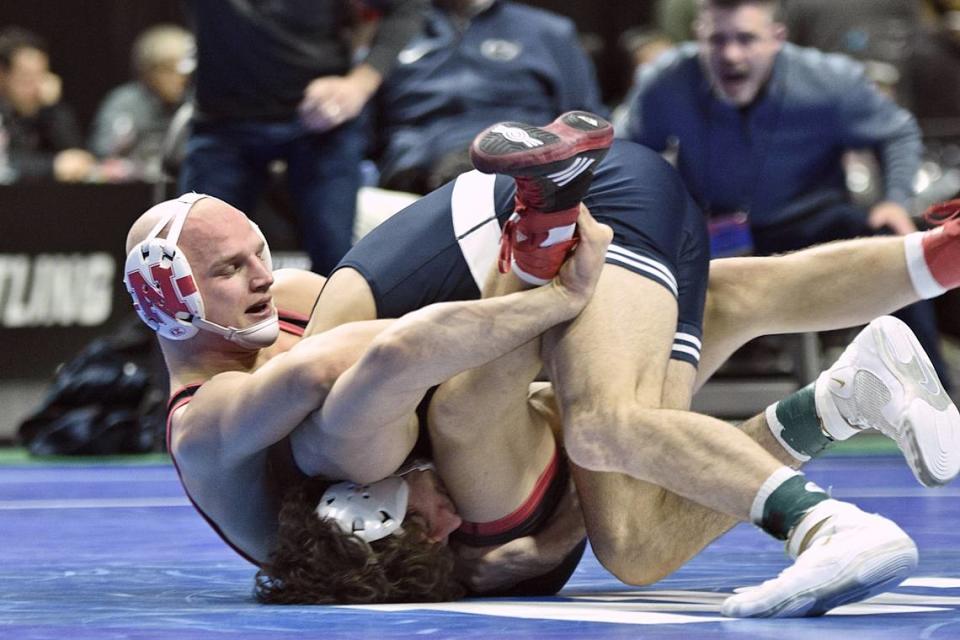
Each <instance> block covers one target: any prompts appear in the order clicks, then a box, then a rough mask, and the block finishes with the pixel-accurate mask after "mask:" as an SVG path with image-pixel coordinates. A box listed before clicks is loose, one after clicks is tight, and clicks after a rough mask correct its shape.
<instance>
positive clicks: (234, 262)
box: [179, 198, 276, 329]
mask: <svg viewBox="0 0 960 640" xmlns="http://www.w3.org/2000/svg"><path fill="white" fill-rule="evenodd" d="M179 244H180V246H181V247H182V248H183V250H184V252H185V253H186V255H187V259H188V260H189V261H190V266H191V268H192V269H193V275H194V278H195V280H196V283H197V287H198V288H199V289H200V293H201V295H202V297H203V306H204V315H205V316H206V317H207V319H208V320H210V321H212V322H215V323H217V324H220V325H224V326H230V327H236V328H237V329H244V328H246V327H249V326H252V325H254V324H256V323H258V322H261V321H263V320H266V319H267V318H269V317H271V316H272V315H274V314H276V308H275V306H274V303H273V298H272V296H271V295H270V287H271V286H272V285H273V273H272V272H271V271H270V270H269V269H268V268H267V265H266V264H265V263H264V261H263V256H264V250H265V249H266V246H265V244H264V241H263V239H262V238H261V237H260V235H259V234H257V233H256V232H255V231H254V230H253V228H252V227H251V226H250V223H249V221H248V220H247V218H246V216H244V215H243V214H242V213H241V212H240V211H238V210H237V209H235V208H233V207H231V206H230V205H228V204H226V203H225V202H222V201H220V200H215V199H213V198H205V199H203V200H200V201H199V202H197V204H195V205H194V207H193V209H192V210H191V212H190V215H189V216H188V217H187V221H186V224H185V225H184V229H183V233H182V235H181V239H180V241H179Z"/></svg>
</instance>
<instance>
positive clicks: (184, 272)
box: [123, 193, 280, 349]
mask: <svg viewBox="0 0 960 640" xmlns="http://www.w3.org/2000/svg"><path fill="white" fill-rule="evenodd" d="M210 197H211V196H208V195H204V194H201V193H186V194H184V195H182V196H180V197H179V198H177V199H175V200H167V201H166V202H161V203H160V204H158V205H156V206H155V207H154V209H157V210H159V211H160V212H161V215H160V219H159V220H158V221H157V224H156V225H154V227H153V229H151V230H150V233H148V234H147V237H146V238H144V240H143V241H142V242H140V243H138V244H137V245H136V246H135V247H133V249H131V250H130V253H128V254H127V260H126V264H125V265H124V275H123V283H124V285H125V286H126V287H127V291H128V292H129V293H130V296H131V297H132V298H133V308H134V309H135V310H136V312H137V315H139V316H140V319H141V320H143V321H144V322H145V323H146V324H147V326H149V327H150V328H151V329H153V330H154V331H156V332H157V334H158V335H160V336H161V337H163V338H166V339H168V340H187V339H189V338H192V337H193V336H195V335H197V332H198V331H199V330H200V329H203V330H204V331H210V332H212V333H216V334H218V335H221V336H223V337H224V338H226V339H227V340H229V341H231V342H233V343H234V344H237V345H240V346H242V347H245V348H249V349H259V348H262V347H267V346H270V345H271V344H273V342H274V341H275V340H276V339H277V336H278V335H279V332H280V325H279V321H278V318H277V315H276V313H274V314H273V316H271V317H270V318H267V319H265V320H262V321H260V322H258V323H256V324H254V325H252V326H250V327H247V328H245V329H238V328H236V327H224V326H223V325H219V324H216V323H215V322H210V321H209V320H207V319H206V318H204V314H203V298H202V297H201V296H200V290H199V289H198V288H197V285H196V282H194V279H193V270H192V269H191V268H190V263H189V262H187V256H186V255H185V254H184V253H183V251H182V250H181V249H180V248H179V247H178V246H177V240H178V239H179V238H180V232H181V231H182V230H183V223H184V222H185V221H186V219H187V214H188V213H190V209H191V208H192V207H193V205H194V204H196V203H197V201H199V200H202V199H203V198H210ZM168 223H170V231H169V232H168V233H167V237H166V238H158V237H157V235H158V234H159V233H160V232H161V231H162V230H163V228H164V227H165V226H166V225H167V224H168ZM250 226H251V227H252V228H253V230H254V231H256V232H257V235H259V236H260V237H261V238H263V234H262V233H261V232H260V228H259V227H257V225H256V224H254V222H253V221H252V220H250ZM262 260H263V262H264V265H265V266H266V267H267V269H270V270H272V263H271V261H270V249H269V247H268V246H267V244H266V239H264V250H263V256H262Z"/></svg>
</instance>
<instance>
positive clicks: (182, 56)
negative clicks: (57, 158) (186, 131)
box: [90, 24, 194, 179]
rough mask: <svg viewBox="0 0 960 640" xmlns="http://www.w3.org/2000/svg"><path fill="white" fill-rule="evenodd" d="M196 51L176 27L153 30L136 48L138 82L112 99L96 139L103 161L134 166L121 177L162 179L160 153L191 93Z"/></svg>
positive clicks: (100, 114)
mask: <svg viewBox="0 0 960 640" xmlns="http://www.w3.org/2000/svg"><path fill="white" fill-rule="evenodd" d="M193 46H194V45H193V36H191V35H190V33H189V32H187V31H186V30H184V29H183V28H181V27H179V26H177V25H172V24H163V25H157V26H154V27H151V28H150V29H148V30H146V31H144V32H143V33H142V34H140V36H139V37H138V38H137V40H136V42H134V44H133V52H132V60H131V63H132V68H133V72H134V74H135V76H136V78H135V79H134V80H131V81H130V82H128V83H126V84H123V85H121V86H119V87H117V88H115V89H114V90H113V91H111V92H110V93H109V94H107V96H106V98H105V99H104V100H103V102H102V103H101V104H100V107H99V109H98V110H97V115H96V118H95V119H94V123H93V131H92V133H91V135H90V150H91V151H92V152H93V153H94V154H96V156H97V157H98V158H101V159H117V158H125V159H128V160H130V161H131V163H129V164H128V165H124V167H123V168H124V170H123V171H122V172H121V175H119V176H118V177H120V178H124V177H127V178H129V177H140V178H147V179H156V178H158V177H159V175H160V148H161V145H162V141H163V137H164V135H165V133H166V131H167V129H168V127H169V126H170V121H171V119H172V118H173V114H174V112H175V111H176V110H177V108H178V107H179V106H180V104H181V103H182V102H183V99H184V94H185V93H186V89H187V80H188V77H189V73H190V71H191V67H192V64H193Z"/></svg>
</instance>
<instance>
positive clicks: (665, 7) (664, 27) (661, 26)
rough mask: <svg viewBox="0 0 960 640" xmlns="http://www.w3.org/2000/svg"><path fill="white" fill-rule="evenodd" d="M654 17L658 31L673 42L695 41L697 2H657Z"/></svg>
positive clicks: (683, 0) (693, 0)
mask: <svg viewBox="0 0 960 640" xmlns="http://www.w3.org/2000/svg"><path fill="white" fill-rule="evenodd" d="M654 17H655V21H656V26H657V29H658V30H659V31H661V32H662V33H663V34H664V35H666V36H667V37H668V38H670V39H671V40H672V41H673V42H678V43H679V42H684V41H686V40H693V38H694V33H693V22H694V20H696V18H697V0H656V6H655V7H654Z"/></svg>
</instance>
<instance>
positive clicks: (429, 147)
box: [372, 0, 606, 193]
mask: <svg viewBox="0 0 960 640" xmlns="http://www.w3.org/2000/svg"><path fill="white" fill-rule="evenodd" d="M372 107H373V109H374V111H375V113H374V114H373V121H374V127H373V128H374V132H375V133H374V135H375V137H376V139H375V140H374V143H373V148H372V155H373V156H374V157H375V158H376V159H377V161H378V166H379V169H380V185H381V186H383V187H386V188H388V189H396V190H400V191H409V192H415V193H427V192H428V191H431V190H433V189H435V188H436V187H438V186H440V185H441V184H443V183H444V182H446V181H448V180H450V179H452V178H453V177H456V176H457V175H458V174H459V173H461V172H462V171H465V170H469V169H472V166H471V165H470V160H469V157H468V153H467V149H468V147H469V145H470V142H471V140H473V138H474V136H475V135H476V134H477V133H479V132H480V131H481V130H483V129H484V128H485V127H487V126H490V125H492V124H494V123H496V122H500V121H505V120H518V121H521V122H530V123H542V124H546V123H548V122H550V121H551V120H553V119H554V118H555V117H557V116H558V115H560V114H561V113H563V112H565V111H570V110H573V109H585V110H588V111H593V112H599V113H605V112H606V109H605V107H604V106H603V105H602V103H601V102H600V91H599V87H598V85H597V78H596V75H595V72H594V68H593V64H592V62H591V61H590V58H589V57H588V56H587V54H586V52H585V51H584V49H583V47H582V46H581V45H580V42H579V41H578V38H577V30H576V27H575V26H574V24H573V22H572V21H571V20H569V19H567V18H565V17H562V16H559V15H556V14H554V13H550V12H547V11H544V10H541V9H535V8H532V7H529V6H525V5H522V4H519V3H516V2H510V1H509V0H434V3H433V8H432V10H431V11H430V13H429V16H428V18H427V24H426V27H425V29H424V32H423V34H422V35H421V36H419V37H417V38H415V39H414V40H412V41H411V42H410V44H409V45H408V46H407V47H406V48H405V49H403V50H402V51H401V52H400V55H399V63H398V65H397V67H396V69H395V70H394V72H393V73H392V74H391V76H390V78H389V79H388V80H387V81H386V82H384V84H383V86H382V87H381V88H380V91H379V92H378V93H377V94H376V96H375V97H374V100H373V104H372Z"/></svg>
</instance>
